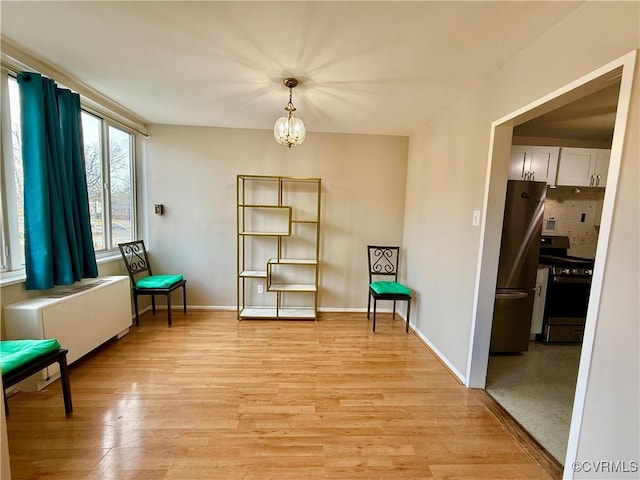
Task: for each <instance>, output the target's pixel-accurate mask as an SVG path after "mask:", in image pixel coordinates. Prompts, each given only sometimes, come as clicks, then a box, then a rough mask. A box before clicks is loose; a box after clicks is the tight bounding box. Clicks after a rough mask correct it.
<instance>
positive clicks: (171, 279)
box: [136, 275, 183, 288]
mask: <svg viewBox="0 0 640 480" xmlns="http://www.w3.org/2000/svg"><path fill="white" fill-rule="evenodd" d="M182 279H183V276H182V275H149V276H148V277H143V278H141V279H139V280H137V281H136V288H169V287H170V286H171V285H173V284H175V283H178V282H180V281H182Z"/></svg>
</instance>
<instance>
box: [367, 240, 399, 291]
mask: <svg viewBox="0 0 640 480" xmlns="http://www.w3.org/2000/svg"><path fill="white" fill-rule="evenodd" d="M367 250H368V253H369V283H371V282H373V281H374V277H376V276H378V275H384V276H390V277H393V281H394V282H397V281H398V264H399V261H400V247H385V246H377V245H368V246H367Z"/></svg>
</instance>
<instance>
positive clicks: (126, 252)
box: [118, 240, 153, 285]
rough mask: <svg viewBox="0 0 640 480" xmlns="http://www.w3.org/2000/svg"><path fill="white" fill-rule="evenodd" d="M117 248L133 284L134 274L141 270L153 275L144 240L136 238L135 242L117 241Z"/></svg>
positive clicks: (134, 280)
mask: <svg viewBox="0 0 640 480" xmlns="http://www.w3.org/2000/svg"><path fill="white" fill-rule="evenodd" d="M118 248H120V253H121V254H122V259H123V260H124V264H125V266H126V267H127V271H128V272H129V277H130V278H131V281H132V282H133V284H134V285H135V283H136V278H135V277H136V275H139V274H141V273H143V272H144V273H146V274H147V275H153V273H152V272H151V264H150V263H149V257H148V255H147V249H146V248H145V247H144V241H142V240H136V241H135V242H127V243H119V244H118Z"/></svg>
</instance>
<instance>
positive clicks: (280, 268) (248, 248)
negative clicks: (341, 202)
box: [236, 175, 322, 320]
mask: <svg viewBox="0 0 640 480" xmlns="http://www.w3.org/2000/svg"><path fill="white" fill-rule="evenodd" d="M321 192H322V187H321V179H320V178H315V177H285V176H271V175H238V176H237V206H236V209H237V260H238V261H237V272H238V274H237V302H238V303H237V305H238V307H237V315H238V320H241V319H287V320H289V319H301V320H305V319H306V320H317V312H318V290H319V289H318V276H319V274H318V271H319V266H320V261H319V253H320V245H319V244H320V200H321ZM261 242H262V243H261ZM291 253H294V255H291ZM255 287H257V289H256V288H255ZM265 287H266V288H265ZM263 292H264V293H268V294H269V295H266V296H261V295H263ZM265 303H266V305H265Z"/></svg>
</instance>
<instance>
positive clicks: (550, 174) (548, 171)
mask: <svg viewBox="0 0 640 480" xmlns="http://www.w3.org/2000/svg"><path fill="white" fill-rule="evenodd" d="M559 154H560V147H544V146H531V145H513V146H512V147H511V162H510V164H509V180H530V181H538V182H547V184H548V185H551V186H554V185H555V182H556V172H557V168H558V156H559Z"/></svg>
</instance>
